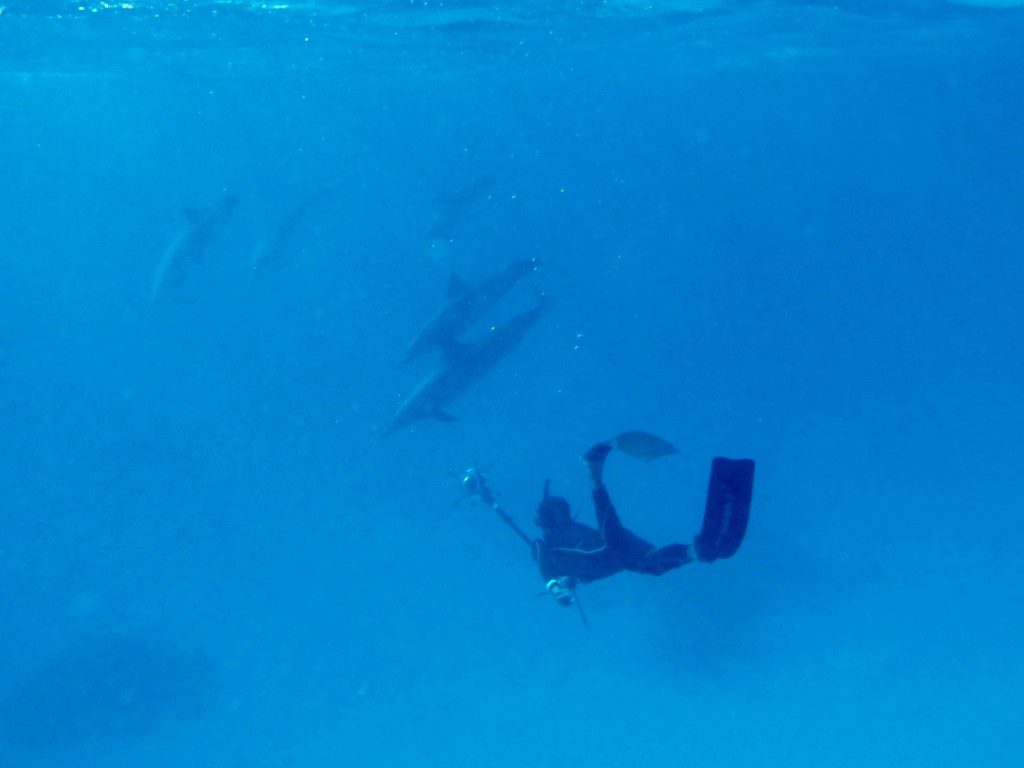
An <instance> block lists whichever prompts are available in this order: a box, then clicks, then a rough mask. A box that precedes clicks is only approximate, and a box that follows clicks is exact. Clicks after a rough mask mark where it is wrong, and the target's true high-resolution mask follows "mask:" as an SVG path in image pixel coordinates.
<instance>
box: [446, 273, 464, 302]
mask: <svg viewBox="0 0 1024 768" xmlns="http://www.w3.org/2000/svg"><path fill="white" fill-rule="evenodd" d="M467 293H469V283H467V282H466V281H465V280H463V279H462V278H461V277H459V276H458V275H456V274H455V273H454V272H452V273H451V274H450V275H448V292H447V293H445V298H448V299H459V298H462V297H463V296H465V295H466V294H467Z"/></svg>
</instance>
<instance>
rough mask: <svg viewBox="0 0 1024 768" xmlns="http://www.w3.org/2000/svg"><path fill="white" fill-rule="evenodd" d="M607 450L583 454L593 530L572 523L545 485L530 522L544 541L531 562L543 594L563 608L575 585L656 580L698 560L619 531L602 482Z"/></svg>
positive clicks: (686, 549) (681, 548)
mask: <svg viewBox="0 0 1024 768" xmlns="http://www.w3.org/2000/svg"><path fill="white" fill-rule="evenodd" d="M611 450H612V446H611V444H610V443H598V444H597V445H595V446H594V447H592V448H591V449H590V450H589V451H587V452H586V453H585V454H583V461H584V462H586V465H587V471H588V472H589V474H590V482H591V485H592V489H593V498H594V512H595V513H596V515H597V528H591V527H590V526H589V525H584V524H583V523H578V522H576V521H575V520H573V519H572V516H571V514H570V512H569V503H568V502H567V501H566V500H565V499H563V498H562V497H561V496H551V495H550V494H549V493H548V490H549V487H550V484H549V483H548V482H545V483H544V498H543V499H542V500H541V502H540V506H539V507H537V516H536V518H534V522H535V523H536V524H537V527H539V528H540V529H541V531H543V534H544V536H543V538H541V539H537V540H536V541H534V543H533V557H534V559H535V560H536V561H537V564H538V565H539V566H540V573H541V577H542V578H543V579H544V582H545V584H546V585H547V589H548V591H549V592H550V593H551V594H552V595H553V596H554V597H555V599H556V600H558V601H559V602H560V603H563V604H564V605H571V604H572V602H573V590H574V589H575V586H576V584H577V583H580V584H586V583H588V582H591V581H596V580H597V579H603V578H606V577H608V576H612V575H614V574H616V573H619V572H620V571H633V572H635V573H647V574H650V575H652V576H661V574H663V573H665V572H666V571H670V570H672V569H673V568H679V567H680V566H683V565H686V564H687V563H692V562H693V561H694V560H696V559H697V558H696V557H695V552H694V549H693V546H692V545H688V544H669V545H668V546H667V547H661V548H660V549H659V548H657V547H655V546H654V545H653V544H651V543H650V542H648V541H645V540H644V539H641V538H640V537H639V536H637V535H636V534H635V533H633V532H632V531H630V530H629V529H627V528H626V527H625V526H623V525H622V521H620V520H619V515H618V513H617V512H616V511H615V507H614V506H612V500H611V498H609V496H608V490H607V489H606V488H605V487H604V483H603V482H602V479H601V477H602V472H603V470H604V461H605V459H606V458H607V456H608V453H609V452H610V451H611Z"/></svg>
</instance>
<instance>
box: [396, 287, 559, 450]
mask: <svg viewBox="0 0 1024 768" xmlns="http://www.w3.org/2000/svg"><path fill="white" fill-rule="evenodd" d="M543 308H544V302H543V301H542V300H538V301H537V305H536V306H535V307H533V308H532V309H528V310H526V311H525V312H522V313H520V314H518V315H516V316H515V317H513V318H512V319H510V320H508V321H507V322H506V323H505V324H504V325H500V326H497V327H494V328H491V330H489V331H488V332H487V333H485V334H484V335H483V336H482V337H480V338H479V339H476V340H475V341H471V342H461V341H457V340H455V339H450V340H448V342H447V343H446V344H445V345H444V347H443V348H442V353H443V354H442V359H441V366H440V367H439V368H438V369H437V370H436V371H434V372H433V373H431V374H430V375H429V376H427V378H426V379H424V380H423V381H422V382H421V383H420V385H419V386H418V387H417V388H416V389H415V390H413V392H412V394H411V395H409V397H408V398H407V399H406V401H405V403H403V404H402V407H401V408H399V409H398V413H397V414H395V418H394V419H392V421H391V424H390V426H388V428H387V430H386V431H385V432H384V436H385V437H387V436H388V435H390V434H391V433H392V432H396V431H397V430H399V429H402V428H403V427H407V426H408V425H410V424H412V423H413V422H416V421H420V420H421V419H437V420H438V421H445V422H450V421H456V420H457V418H456V417H455V416H452V415H451V414H450V413H448V411H447V410H445V409H446V408H447V407H448V406H450V405H451V404H452V403H453V402H455V400H457V399H458V398H459V396H460V395H462V394H463V393H464V392H465V391H466V390H468V389H469V388H470V387H472V386H473V385H474V384H475V383H476V382H478V381H480V379H482V378H483V377H484V376H485V375H486V374H487V373H488V372H489V371H490V370H491V369H492V368H494V367H495V366H496V365H497V364H498V363H500V362H501V361H502V360H504V359H505V358H506V357H508V355H509V354H510V353H511V352H512V351H513V350H514V349H515V348H516V347H518V346H519V343H520V342H521V341H522V340H523V337H524V336H526V332H527V331H529V330H530V328H531V327H532V326H533V324H534V323H535V322H537V318H539V317H540V314H541V311H542V310H543Z"/></svg>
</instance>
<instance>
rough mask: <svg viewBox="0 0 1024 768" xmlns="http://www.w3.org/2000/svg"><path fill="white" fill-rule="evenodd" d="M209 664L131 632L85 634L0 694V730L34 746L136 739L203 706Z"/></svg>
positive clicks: (208, 691)
mask: <svg viewBox="0 0 1024 768" xmlns="http://www.w3.org/2000/svg"><path fill="white" fill-rule="evenodd" d="M214 678H215V665H214V663H213V661H212V660H211V659H210V658H208V657H207V656H205V655H204V654H202V653H195V652H187V651H182V650H178V649H175V648H172V647H168V646H165V645H161V644H158V643H153V642H150V641H148V640H145V639H141V638H135V637H108V638H102V639H89V640H88V641H86V642H85V643H84V644H81V645H79V646H77V647H75V648H73V649H71V650H70V651H68V652H67V653H65V654H63V655H61V656H59V657H57V658H55V659H54V660H53V661H51V662H50V663H49V664H47V665H46V666H43V667H41V668H39V669H36V670H35V671H33V672H31V673H29V674H28V675H26V676H25V677H24V678H23V679H22V680H20V681H19V682H18V683H17V684H16V685H15V687H14V689H13V690H12V691H11V692H10V693H9V694H8V695H6V696H5V697H4V698H3V699H2V700H0V735H2V737H3V738H4V739H5V740H6V741H8V742H9V743H10V744H12V745H13V746H16V747H20V748H23V749H32V750H41V749H47V750H65V749H73V748H77V747H81V746H85V745H92V744H100V743H110V742H116V741H122V740H131V739H137V738H140V737H142V736H145V735H146V734H148V733H150V732H151V731H154V730H156V729H157V728H158V727H159V726H160V724H161V723H163V722H165V721H166V720H170V719H174V720H187V719H192V718H195V717H198V716H200V715H202V714H203V713H205V712H207V711H208V710H209V709H210V708H211V706H212V705H213V703H214V699H215V696H216V685H215V680H214Z"/></svg>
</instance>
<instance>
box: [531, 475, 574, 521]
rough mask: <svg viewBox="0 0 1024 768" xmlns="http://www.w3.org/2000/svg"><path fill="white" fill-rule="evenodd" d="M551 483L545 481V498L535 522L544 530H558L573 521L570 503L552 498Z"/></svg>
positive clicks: (538, 507)
mask: <svg viewBox="0 0 1024 768" xmlns="http://www.w3.org/2000/svg"><path fill="white" fill-rule="evenodd" d="M550 489H551V481H550V480H545V481H544V497H543V498H542V499H541V500H540V504H539V505H538V506H537V516H536V517H535V518H534V522H535V523H536V524H537V525H538V527H540V528H543V529H549V528H558V527H560V526H562V525H565V524H566V523H568V522H570V521H571V520H572V514H571V513H570V512H569V502H568V501H566V500H565V499H564V498H562V497H561V496H552V495H551V493H550Z"/></svg>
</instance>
